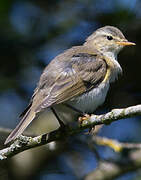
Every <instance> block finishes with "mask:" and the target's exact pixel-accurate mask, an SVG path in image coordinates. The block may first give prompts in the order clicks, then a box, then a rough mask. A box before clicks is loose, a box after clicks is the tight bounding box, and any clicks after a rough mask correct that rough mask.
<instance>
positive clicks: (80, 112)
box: [64, 103, 85, 116]
mask: <svg viewBox="0 0 141 180" xmlns="http://www.w3.org/2000/svg"><path fill="white" fill-rule="evenodd" d="M64 105H65V106H67V107H68V108H70V109H72V110H73V111H75V112H77V113H79V114H81V115H82V116H84V115H85V113H84V112H82V111H81V110H79V109H77V108H75V107H73V106H71V105H70V104H66V103H65V104H64Z"/></svg>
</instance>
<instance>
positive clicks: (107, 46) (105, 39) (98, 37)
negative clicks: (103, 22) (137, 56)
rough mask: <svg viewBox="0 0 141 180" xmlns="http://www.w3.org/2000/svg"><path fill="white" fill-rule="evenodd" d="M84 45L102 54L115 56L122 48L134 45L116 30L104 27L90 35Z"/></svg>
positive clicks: (111, 27)
mask: <svg viewBox="0 0 141 180" xmlns="http://www.w3.org/2000/svg"><path fill="white" fill-rule="evenodd" d="M84 45H87V46H91V47H94V48H96V49H97V50H99V51H100V52H102V53H104V54H107V53H112V54H113V55H115V56H116V55H117V54H118V52H119V51H120V50H121V49H122V48H123V47H124V46H131V45H135V43H132V42H129V41H128V40H127V39H126V38H125V37H124V35H123V34H122V32H121V31H120V30H119V29H118V28H116V27H113V26H105V27H102V28H99V29H97V30H96V31H95V32H94V33H93V34H92V35H90V36H89V37H88V38H87V39H86V42H85V43H84Z"/></svg>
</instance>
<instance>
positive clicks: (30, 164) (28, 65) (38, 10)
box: [0, 0, 141, 180]
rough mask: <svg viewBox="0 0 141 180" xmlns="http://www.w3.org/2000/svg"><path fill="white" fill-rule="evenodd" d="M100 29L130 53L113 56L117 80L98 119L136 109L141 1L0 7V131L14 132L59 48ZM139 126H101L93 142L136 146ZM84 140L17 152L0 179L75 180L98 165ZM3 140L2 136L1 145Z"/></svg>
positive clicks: (133, 121) (51, 1) (49, 1)
mask: <svg viewBox="0 0 141 180" xmlns="http://www.w3.org/2000/svg"><path fill="white" fill-rule="evenodd" d="M105 25H113V26H116V27H118V28H119V29H121V30H122V31H123V33H124V34H125V36H126V37H127V39H128V40H130V41H133V42H135V43H136V44H137V46H136V47H128V48H125V49H124V50H123V51H122V52H121V53H120V55H119V57H118V59H119V62H120V64H121V66H122V68H123V76H122V77H120V78H119V80H118V81H117V82H116V83H114V84H113V85H112V86H111V89H110V91H109V93H108V96H107V99H106V102H105V104H104V105H103V106H102V107H100V108H99V110H98V113H104V112H107V111H109V110H111V109H112V108H121V107H128V106H131V105H136V104H139V103H140V102H141V54H140V53H141V1H140V0H132V1H131V0H114V1H113V0H108V1H106V0H67V1H66V0H59V1H57V0H5V1H0V127H4V128H12V129H13V128H14V127H15V126H16V124H17V123H18V122H19V118H18V115H19V114H20V113H21V112H22V111H23V109H24V108H25V107H26V105H27V104H28V102H29V99H30V97H31V95H32V93H33V90H34V88H35V87H36V83H37V82H38V80H39V77H40V75H41V72H42V71H43V69H44V67H45V66H46V65H47V64H48V63H49V62H50V60H52V59H53V58H54V57H55V56H56V55H58V54H59V53H61V52H63V51H64V50H65V49H67V48H70V47H71V46H74V45H75V46H76V45H80V44H82V43H83V42H84V40H85V38H86V37H87V36H88V35H90V34H91V33H92V32H93V31H94V30H96V29H97V28H99V27H102V26H105ZM140 119H141V118H140V117H136V118H130V119H126V120H124V121H123V120H121V121H118V122H114V123H112V124H111V125H109V126H104V127H103V128H102V129H101V132H100V135H101V136H106V137H110V138H114V139H117V140H119V141H123V142H141V121H140ZM40 126H42V125H40ZM39 128H40V127H39ZM88 137H89V136H88V135H84V134H81V135H77V136H76V137H72V138H69V139H67V140H65V142H59V143H57V144H53V143H52V144H51V145H49V146H44V147H40V148H35V149H33V150H31V151H26V152H24V153H21V154H19V155H17V156H15V157H13V158H11V159H10V160H9V161H6V162H5V163H4V164H3V165H1V167H0V179H10V180H11V179H13V180H15V179H35V180H38V179H40V180H46V179H47V180H56V179H57V180H63V179H68V180H76V179H81V178H83V177H84V176H85V175H87V174H88V173H89V172H91V171H92V170H94V169H95V168H96V166H97V161H96V158H95V155H94V154H93V152H92V151H91V149H90V148H89V146H88V139H89V138H88ZM4 138H5V137H2V136H1V139H2V140H1V142H2V141H3V139H4ZM63 141H64V140H63ZM1 144H2V143H1ZM1 148H2V146H1ZM96 149H97V151H98V152H99V153H100V156H101V157H102V158H105V159H108V158H113V159H114V158H120V157H119V156H120V155H119V154H116V153H114V152H113V150H111V149H109V148H108V147H96ZM137 178H139V179H140V173H139V172H133V173H128V174H126V175H124V176H122V177H120V178H118V179H119V180H126V179H127V180H129V179H137Z"/></svg>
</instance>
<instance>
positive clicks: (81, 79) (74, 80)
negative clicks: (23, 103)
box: [35, 53, 107, 112]
mask: <svg viewBox="0 0 141 180" xmlns="http://www.w3.org/2000/svg"><path fill="white" fill-rule="evenodd" d="M106 71H107V67H106V62H105V61H104V59H103V58H102V57H101V56H98V55H93V54H87V53H79V54H76V55H73V56H72V57H71V61H70V62H68V65H66V67H65V68H64V70H63V71H62V72H61V73H60V74H59V75H58V76H57V77H56V79H55V81H54V84H53V85H52V88H51V89H50V92H49V93H47V95H46V96H45V98H44V99H43V100H42V102H41V103H40V104H38V106H37V107H36V109H35V112H40V111H42V110H43V109H45V108H47V107H51V106H52V105H54V104H60V103H63V102H65V101H67V100H70V99H72V98H74V97H76V96H78V95H81V94H83V93H85V92H87V91H89V90H90V89H92V88H94V87H97V86H98V85H99V84H100V83H101V82H102V81H103V80H104V77H105V75H106ZM44 87H45V86H44ZM47 90H48V86H46V88H44V90H43V91H44V92H45V93H46V92H47ZM42 94H43V92H42ZM37 96H40V93H39V95H38V94H37ZM35 99H36V97H35ZM37 99H38V98H37Z"/></svg>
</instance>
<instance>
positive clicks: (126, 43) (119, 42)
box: [116, 41, 136, 46]
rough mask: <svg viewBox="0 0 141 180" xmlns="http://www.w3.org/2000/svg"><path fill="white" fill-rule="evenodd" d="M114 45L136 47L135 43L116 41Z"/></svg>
mask: <svg viewBox="0 0 141 180" xmlns="http://www.w3.org/2000/svg"><path fill="white" fill-rule="evenodd" d="M116 43H117V44H119V45H122V46H134V45H136V44H135V43H133V42H129V41H117V42H116Z"/></svg>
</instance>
